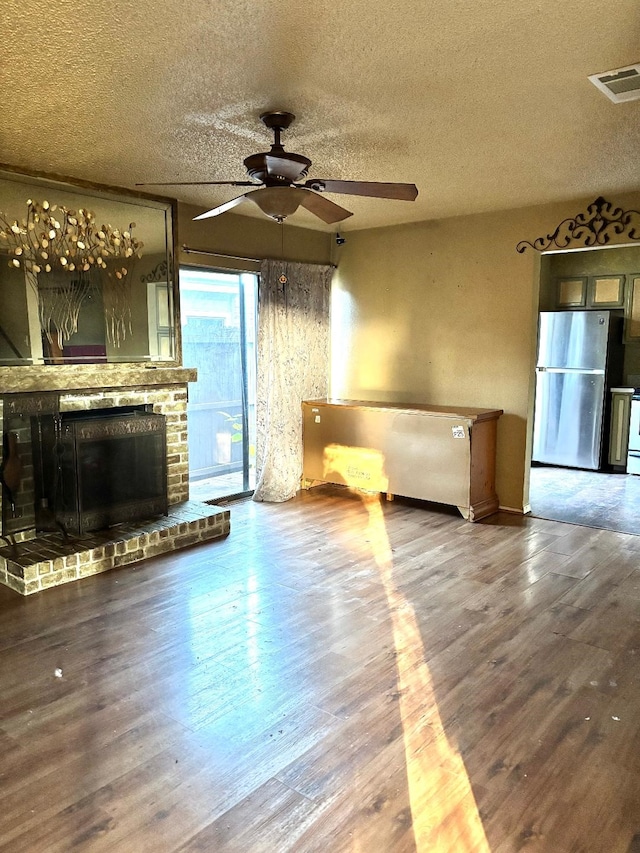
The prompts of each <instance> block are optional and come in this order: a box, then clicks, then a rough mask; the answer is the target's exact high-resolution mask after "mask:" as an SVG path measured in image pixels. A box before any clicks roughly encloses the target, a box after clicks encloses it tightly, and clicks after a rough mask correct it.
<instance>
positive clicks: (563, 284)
mask: <svg viewBox="0 0 640 853" xmlns="http://www.w3.org/2000/svg"><path fill="white" fill-rule="evenodd" d="M587 282H588V278H587V276H572V277H570V278H559V279H557V281H556V306H557V307H558V308H560V309H562V308H585V307H586V305H587Z"/></svg>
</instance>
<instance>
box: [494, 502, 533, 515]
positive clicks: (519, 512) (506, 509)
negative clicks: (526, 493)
mask: <svg viewBox="0 0 640 853" xmlns="http://www.w3.org/2000/svg"><path fill="white" fill-rule="evenodd" d="M498 509H499V510H500V512H511V513H513V514H514V515H528V513H530V512H531V506H530V505H529V504H525V505H524V507H523V508H522V509H516V507H514V506H502V504H500V506H499V507H498Z"/></svg>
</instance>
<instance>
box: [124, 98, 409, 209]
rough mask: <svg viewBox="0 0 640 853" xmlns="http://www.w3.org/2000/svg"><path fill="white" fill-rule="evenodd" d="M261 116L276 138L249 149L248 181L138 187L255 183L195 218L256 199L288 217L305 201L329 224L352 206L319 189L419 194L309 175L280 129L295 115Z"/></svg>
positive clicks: (400, 195)
mask: <svg viewBox="0 0 640 853" xmlns="http://www.w3.org/2000/svg"><path fill="white" fill-rule="evenodd" d="M260 119H261V120H262V122H263V123H264V124H265V125H266V126H267V127H268V128H270V129H271V130H273V135H274V141H273V144H272V146H271V150H270V151H268V152H264V153H261V154H251V155H250V156H249V157H247V158H246V159H245V161H244V165H245V168H246V170H247V174H248V175H249V177H250V178H252V179H253V180H250V181H167V182H164V183H154V184H149V183H145V184H136V186H138V187H143V186H147V187H148V186H155V187H160V186H162V187H167V186H180V187H186V186H230V187H254V189H252V190H249V191H248V192H245V193H243V194H242V195H239V196H237V197H236V198H232V199H231V200H230V201H227V202H225V203H224V204H220V205H218V207H214V208H213V209H212V210H208V211H207V212H206V213H201V214H200V216H196V217H194V219H208V218H209V217H211V216H218V215H219V214H221V213H225V212H226V211H227V210H231V209H232V208H234V207H237V205H239V204H241V203H242V202H244V201H245V199H247V200H249V201H252V202H253V203H254V204H256V205H257V206H258V207H259V208H260V210H262V212H263V213H265V214H266V215H267V216H270V217H271V218H272V219H275V220H276V222H284V220H285V219H286V218H287V216H290V215H291V214H292V213H295V212H296V210H297V209H298V207H304V208H306V209H307V210H309V211H310V212H311V213H313V214H314V215H315V216H317V217H318V218H319V219H322V221H323V222H326V223H327V224H333V223H335V222H342V220H343V219H347V217H349V216H352V215H353V214H352V213H351V211H349V210H346V209H345V208H344V207H340V205H339V204H336V203H335V202H333V201H330V200H329V199H328V198H324V197H323V196H322V195H321V193H324V192H329V193H343V194H345V195H359V196H368V197H369V198H389V199H398V200H401V201H414V199H415V198H416V196H417V195H418V189H417V187H416V186H415V184H393V183H381V182H375V181H334V180H330V179H325V178H310V179H308V180H306V181H304V183H297V182H298V181H301V180H302V179H303V178H306V177H307V174H308V171H309V168H310V166H311V160H309V159H308V157H304V156H303V155H302V154H292V153H289V152H288V151H285V150H284V148H283V146H282V142H281V141H280V134H281V133H282V131H283V130H286V129H287V128H288V127H289V126H290V125H291V123H292V122H293V120H294V119H295V116H294V115H293V114H292V113H288V112H284V111H282V110H276V111H274V112H267V113H263V114H262V115H261V116H260Z"/></svg>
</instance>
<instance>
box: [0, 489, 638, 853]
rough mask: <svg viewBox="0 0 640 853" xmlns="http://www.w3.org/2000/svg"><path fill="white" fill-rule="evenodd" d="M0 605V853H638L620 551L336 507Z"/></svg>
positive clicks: (281, 513)
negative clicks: (79, 852)
mask: <svg viewBox="0 0 640 853" xmlns="http://www.w3.org/2000/svg"><path fill="white" fill-rule="evenodd" d="M231 530H232V532H231V535H230V536H229V538H228V539H226V540H224V541H222V542H217V543H212V544H208V545H203V546H199V547H196V548H193V549H190V550H187V551H183V552H179V553H176V554H174V555H166V556H163V557H159V558H155V559H153V560H150V561H148V562H146V563H142V564H138V565H136V566H132V567H128V568H124V569H121V570H114V571H112V572H109V573H107V574H104V575H98V576H94V577H89V578H87V579H85V580H83V581H80V582H77V583H75V584H69V585H66V586H63V587H58V588H54V589H51V590H48V591H47V592H44V593H41V594H38V595H36V596H32V597H30V598H22V597H20V596H18V595H16V594H13V593H12V592H10V591H9V590H7V589H5V588H2V589H0V624H1V626H2V627H1V631H0V650H1V656H0V691H1V692H0V700H1V704H0V795H1V798H2V804H1V808H0V850H1V851H3V853H27V851H28V853H40V851H42V853H44V852H45V851H46V853H57V851H60V853H63V851H64V853H67V852H68V851H70V850H77V851H92V853H93V851H123V853H124V852H125V851H126V853H132V851H133V853H142V851H149V853H151V851H153V853H165V852H166V853H169V851H183V853H186V851H215V853H229V851H237V853H240V852H241V853H286V852H287V851H302V853H312V851H318V853H320V851H322V853H327V851H330V853H334V851H335V853H342V851H345V853H347V851H348V853H396V852H397V853H405V851H416V852H417V853H475V851H478V853H514V852H515V851H520V850H527V851H537V853H541V851H544V853H637V851H638V850H640V715H639V714H638V708H639V707H640V615H639V614H640V537H636V536H633V535H628V534H624V533H615V532H611V531H607V530H593V529H590V528H584V527H577V526H573V525H569V524H562V523H556V522H551V521H545V520H543V519H538V518H521V517H518V516H510V515H507V514H497V515H495V516H492V517H491V518H489V519H486V520H485V521H483V522H480V523H476V524H470V523H468V522H465V521H463V520H462V519H461V518H460V517H459V516H458V514H457V513H456V512H454V511H453V510H451V511H450V510H448V509H446V508H440V509H438V508H433V507H426V506H424V505H423V506H418V505H415V504H414V505H412V504H410V503H403V502H401V501H399V500H397V501H395V502H393V503H385V502H381V501H379V500H378V499H377V498H375V499H374V498H371V497H369V498H367V497H364V496H363V497H359V496H356V495H350V494H349V493H347V492H345V491H341V490H338V489H331V488H322V489H313V490H311V491H310V492H306V493H303V494H301V496H300V497H299V498H297V499H295V500H294V501H290V502H288V503H286V504H280V505H275V504H256V503H252V502H250V501H248V502H244V503H238V504H234V505H232V507H231Z"/></svg>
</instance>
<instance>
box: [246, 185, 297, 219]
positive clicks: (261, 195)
mask: <svg viewBox="0 0 640 853" xmlns="http://www.w3.org/2000/svg"><path fill="white" fill-rule="evenodd" d="M246 198H248V199H251V201H252V202H254V204H257V205H258V207H259V208H260V210H261V211H262V212H263V213H265V214H266V215H267V216H270V217H271V219H275V221H276V222H284V220H285V219H286V218H287V216H291V214H292V213H295V212H296V210H297V209H298V208H299V207H300V204H301V202H302V200H303V198H304V195H303V194H302V193H301V192H299V191H297V190H296V189H295V188H293V187H265V188H264V189H263V190H258V191H257V192H253V193H248V194H247V196H246Z"/></svg>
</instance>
